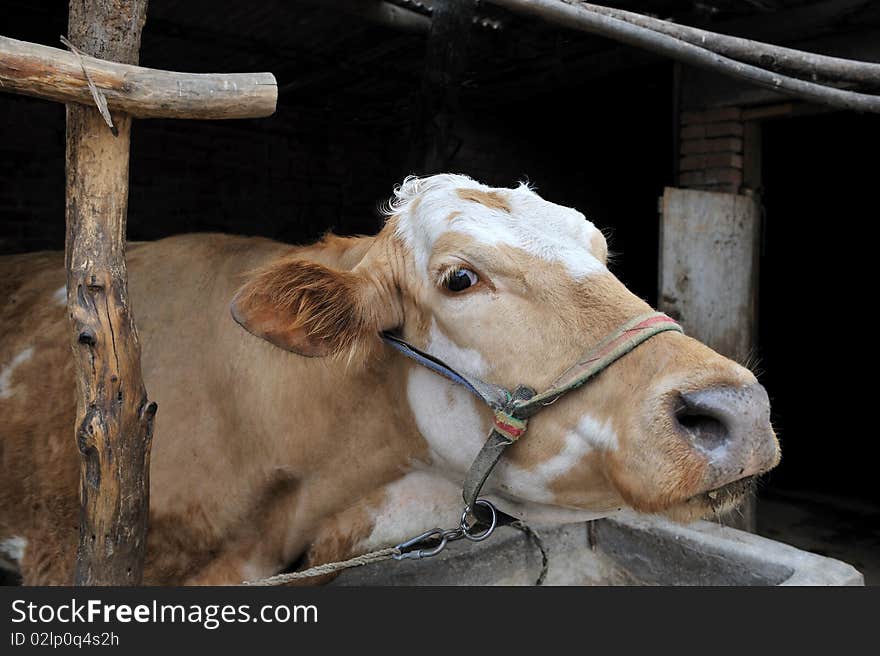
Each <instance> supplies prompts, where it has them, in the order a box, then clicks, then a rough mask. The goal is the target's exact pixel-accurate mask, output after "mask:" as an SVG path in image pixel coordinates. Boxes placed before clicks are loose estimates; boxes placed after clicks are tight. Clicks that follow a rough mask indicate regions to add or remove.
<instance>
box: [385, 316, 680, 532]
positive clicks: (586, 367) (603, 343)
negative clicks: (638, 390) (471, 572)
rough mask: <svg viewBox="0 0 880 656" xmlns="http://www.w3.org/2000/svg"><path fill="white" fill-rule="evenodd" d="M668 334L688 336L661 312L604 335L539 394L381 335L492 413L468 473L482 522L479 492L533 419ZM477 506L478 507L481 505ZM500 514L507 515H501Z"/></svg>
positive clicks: (470, 507) (468, 506)
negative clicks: (467, 371)
mask: <svg viewBox="0 0 880 656" xmlns="http://www.w3.org/2000/svg"><path fill="white" fill-rule="evenodd" d="M667 331H674V332H679V333H683V332H684V331H683V330H682V329H681V326H680V325H678V323H676V322H675V321H674V320H673V319H671V318H670V317H668V316H666V315H665V314H663V313H662V312H650V313H648V314H643V315H640V316H637V317H635V318H633V319H631V320H630V321H627V322H626V323H625V324H623V325H622V326H620V327H619V328H617V329H616V330H615V331H613V332H612V333H610V334H608V335H606V336H605V337H604V338H603V339H602V340H600V341H599V343H598V344H597V345H596V346H594V347H593V348H591V349H590V350H588V351H587V352H586V353H585V354H584V355H583V356H582V357H580V358H579V359H578V361H577V362H575V363H574V364H573V365H572V366H570V367H569V368H568V369H566V370H565V371H564V372H562V374H561V375H560V376H559V377H557V378H556V380H555V381H554V382H553V383H552V384H551V385H550V387H549V388H547V389H546V390H544V391H543V392H541V393H536V392H535V391H534V390H533V389H531V388H530V387H526V386H524V385H520V386H519V387H517V388H516V389H515V390H514V391H512V392H511V391H509V390H508V389H506V388H504V387H501V386H499V385H495V384H493V383H487V382H485V381H482V380H480V379H478V378H474V377H471V376H467V375H465V374H462V373H460V372H458V371H456V370H455V369H453V368H452V367H450V366H449V365H447V364H446V363H445V362H443V361H442V360H440V359H439V358H436V357H434V356H432V355H429V354H428V353H425V352H424V351H421V350H419V349H417V348H416V347H415V346H413V345H412V344H409V343H408V342H406V341H404V340H403V339H401V338H400V337H397V336H395V335H392V334H390V333H382V339H383V340H384V341H385V342H386V343H387V344H389V345H390V346H392V347H393V348H395V349H396V350H398V351H399V352H401V353H402V354H403V355H405V356H406V357H408V358H410V359H411V360H413V361H415V362H417V363H418V364H420V365H422V366H423V367H427V368H428V369H430V370H431V371H433V372H435V373H437V374H439V375H441V376H443V377H445V378H447V379H449V380H450V381H452V382H454V383H456V384H458V385H461V386H463V387H464V388H465V389H467V390H468V391H470V392H471V393H472V394H473V395H474V396H476V397H477V398H478V399H480V400H481V401H482V402H483V403H485V404H486V405H487V406H489V408H491V410H492V412H493V415H494V417H493V425H492V430H491V431H490V433H489V437H488V438H487V439H486V442H485V444H484V445H483V448H482V449H480V452H479V453H478V454H477V457H476V458H475V459H474V462H473V464H472V465H471V467H470V469H469V470H468V473H467V475H466V477H465V481H464V487H463V490H462V496H463V498H464V502H465V515H466V514H468V513H471V514H474V516H475V517H477V519H478V520H479V519H481V518H480V516H479V515H478V514H477V512H478V509H479V508H480V507H481V505H485V504H489V502H488V501H486V500H484V499H479V495H480V490H481V489H482V487H483V484H484V483H485V482H486V479H487V478H489V474H491V473H492V470H493V468H494V467H495V465H496V464H497V463H498V460H499V459H500V458H501V456H502V455H503V454H504V451H505V450H506V449H507V447H508V446H510V445H511V444H513V443H514V442H516V441H517V440H518V439H520V438H522V436H523V435H525V433H526V431H527V430H528V420H529V418H530V417H532V416H533V415H535V414H536V413H538V412H539V411H541V410H542V409H543V408H545V407H547V406H548V405H550V404H551V403H553V402H554V401H556V400H557V399H559V398H560V397H561V396H564V395H565V394H568V393H569V392H571V391H573V390H576V389H578V388H579V387H582V386H583V385H585V384H586V383H587V382H589V381H590V380H591V379H592V378H594V377H595V376H597V375H598V374H599V373H601V372H602V371H604V370H605V369H607V368H608V367H609V366H611V365H612V364H613V363H615V362H616V361H617V360H619V359H620V358H622V357H623V356H624V355H626V354H627V353H629V352H630V351H632V350H633V349H634V348H636V347H637V346H639V345H640V344H643V343H644V342H646V341H647V340H649V339H651V338H652V337H654V336H655V335H659V334H660V333H663V332H667ZM478 500H479V502H480V504H478V503H477V501H478ZM490 505H491V504H490ZM493 510H494V509H493ZM497 512H498V514H499V515H503V513H501V512H500V511H497ZM509 521H515V520H514V519H513V518H508V523H509ZM493 526H494V524H493ZM485 537H488V535H487V536H485Z"/></svg>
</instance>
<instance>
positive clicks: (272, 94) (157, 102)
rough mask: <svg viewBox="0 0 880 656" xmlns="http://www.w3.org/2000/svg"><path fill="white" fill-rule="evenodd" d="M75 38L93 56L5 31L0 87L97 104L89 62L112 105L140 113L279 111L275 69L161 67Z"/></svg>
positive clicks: (201, 115)
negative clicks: (112, 56) (120, 59)
mask: <svg viewBox="0 0 880 656" xmlns="http://www.w3.org/2000/svg"><path fill="white" fill-rule="evenodd" d="M70 40H71V42H72V43H73V45H74V46H76V47H77V48H78V49H79V50H82V51H84V52H86V53H88V54H89V55H92V56H84V57H82V58H80V57H79V56H77V55H76V54H74V53H72V52H68V51H66V50H61V49H59V48H50V47H49V46H43V45H38V44H35V43H28V42H25V41H16V40H15V39H10V38H7V37H3V36H0V90H3V91H8V92H12V93H18V94H22V95H26V96H36V97H38V98H45V99H47V100H55V101H58V102H64V103H78V104H81V105H89V106H94V100H93V98H92V93H91V91H90V90H89V84H88V80H87V79H86V75H85V74H84V72H83V66H85V67H86V69H87V70H88V73H89V77H91V78H92V80H93V81H94V83H95V85H96V86H97V87H98V89H100V91H101V92H102V93H103V94H104V96H105V97H106V98H107V104H108V106H109V107H110V110H111V111H114V110H115V111H122V112H125V113H126V114H128V115H130V116H133V117H135V118H195V119H228V118H259V117H263V116H269V115H271V114H273V113H274V112H275V104H276V102H277V100H278V85H277V83H276V81H275V76H273V75H272V74H271V73H237V74H227V75H224V74H217V73H206V74H196V73H176V72H173V71H159V70H155V69H152V68H142V67H140V66H133V65H131V64H130V63H117V62H114V61H108V60H107V59H106V58H103V57H100V58H96V56H94V55H95V54H96V53H95V51H93V50H90V48H89V44H88V43H85V42H82V40H81V39H80V40H78V39H77V38H76V37H75V36H74V35H73V33H72V32H71V34H70ZM102 51H103V50H102Z"/></svg>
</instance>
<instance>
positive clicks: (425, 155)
mask: <svg viewBox="0 0 880 656" xmlns="http://www.w3.org/2000/svg"><path fill="white" fill-rule="evenodd" d="M475 16H476V3H475V2H474V1H473V0H435V1H434V3H433V5H432V11H431V30H430V31H429V33H428V43H427V47H426V52H425V72H424V77H423V78H422V79H423V81H422V95H421V98H420V111H419V116H418V118H417V121H416V123H415V124H414V130H413V132H414V135H413V137H414V138H413V139H412V149H413V150H412V155H411V160H412V162H413V168H414V169H415V170H416V171H418V172H419V173H422V174H429V173H437V172H440V171H441V170H445V169H446V168H447V165H448V163H449V160H450V159H451V158H452V156H453V155H454V153H455V150H456V149H457V148H456V147H455V146H453V145H452V143H451V142H452V129H453V126H454V123H455V115H456V114H457V113H458V97H459V88H460V86H461V82H462V80H461V78H462V74H463V73H464V71H465V67H466V65H467V51H468V43H469V41H470V35H471V31H472V29H473V23H474V17H475Z"/></svg>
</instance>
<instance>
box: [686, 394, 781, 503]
mask: <svg viewBox="0 0 880 656" xmlns="http://www.w3.org/2000/svg"><path fill="white" fill-rule="evenodd" d="M680 400H681V403H680V404H679V405H678V407H677V411H676V413H675V421H676V424H677V428H678V431H679V432H680V433H681V435H682V436H683V437H684V438H685V439H686V440H688V441H689V442H690V443H691V445H692V446H693V447H694V448H695V449H697V450H698V451H700V452H702V453H704V454H705V455H706V456H707V457H708V463H709V465H708V466H709V471H708V476H707V481H706V484H707V485H708V488H707V489H712V488H716V487H720V486H722V485H725V484H727V483H730V482H732V481H735V480H738V479H740V478H745V477H746V476H752V475H755V474H761V473H763V472H765V471H767V470H768V469H772V468H773V467H774V466H775V465H776V463H777V462H778V460H779V447H778V443H777V441H776V435H775V434H774V432H773V428H772V426H771V425H770V399H769V398H768V397H767V391H766V390H765V389H764V387H763V386H762V385H759V384H757V383H755V384H752V385H747V386H743V387H728V386H718V387H710V388H707V389H703V390H699V391H696V392H685V393H681V394H680Z"/></svg>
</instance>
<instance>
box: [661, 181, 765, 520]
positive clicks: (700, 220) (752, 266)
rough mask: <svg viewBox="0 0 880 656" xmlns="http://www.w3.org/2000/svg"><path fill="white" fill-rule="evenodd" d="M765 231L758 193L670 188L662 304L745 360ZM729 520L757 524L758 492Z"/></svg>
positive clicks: (690, 328) (689, 328) (699, 335)
mask: <svg viewBox="0 0 880 656" xmlns="http://www.w3.org/2000/svg"><path fill="white" fill-rule="evenodd" d="M760 234H761V213H760V207H759V205H758V203H757V202H756V200H755V198H754V197H752V196H743V195H738V194H731V193H723V192H715V191H698V190H695V189H675V188H667V189H666V190H665V192H664V194H663V212H662V217H661V225H660V293H659V301H660V302H659V306H660V309H662V310H663V311H664V312H666V313H667V314H669V316H671V317H673V318H675V319H677V320H678V321H680V322H681V324H682V326H683V327H684V329H685V332H686V333H687V334H688V335H691V336H692V337H695V338H696V339H698V340H700V341H701V342H704V343H705V344H707V345H709V346H711V347H712V348H713V349H715V350H716V351H718V352H719V353H721V354H722V355H726V356H727V357H729V358H732V359H734V360H736V361H738V362H742V363H745V362H746V361H747V360H748V358H749V357H750V356H751V355H752V349H753V347H754V345H755V342H756V337H757V297H758V258H759V254H760V251H759V248H760ZM722 522H723V523H724V524H725V525H727V526H735V527H736V528H742V529H745V530H750V531H754V530H755V516H754V498H753V497H751V498H749V499H747V500H746V501H745V502H744V503H743V505H742V507H741V508H740V509H739V511H733V512H732V513H730V514H729V515H728V516H727V517H724V518H722Z"/></svg>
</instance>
